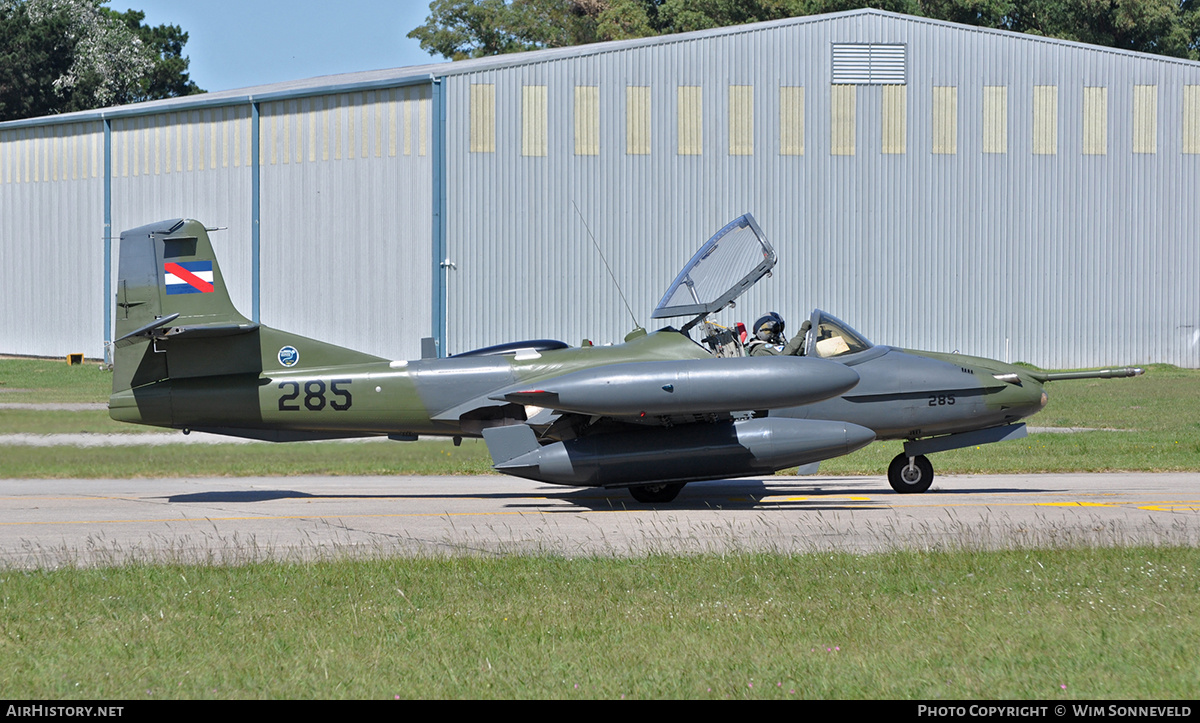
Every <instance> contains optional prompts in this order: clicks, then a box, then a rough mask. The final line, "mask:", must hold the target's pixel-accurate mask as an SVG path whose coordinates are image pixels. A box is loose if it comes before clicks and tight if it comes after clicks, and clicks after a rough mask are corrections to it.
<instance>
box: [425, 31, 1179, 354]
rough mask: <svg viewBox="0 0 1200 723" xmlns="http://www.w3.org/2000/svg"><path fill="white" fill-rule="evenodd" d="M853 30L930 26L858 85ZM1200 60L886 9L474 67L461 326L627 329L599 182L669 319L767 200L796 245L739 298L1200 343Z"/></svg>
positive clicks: (452, 318) (454, 158)
mask: <svg viewBox="0 0 1200 723" xmlns="http://www.w3.org/2000/svg"><path fill="white" fill-rule="evenodd" d="M834 43H864V44H866V43H873V44H874V43H882V44H893V45H894V44H902V45H904V46H905V47H906V49H907V70H908V75H907V83H906V84H905V85H902V86H901V85H858V86H844V85H843V86H834V85H832V84H831V80H832V67H831V64H832V52H831V48H832V47H833V44H834ZM1197 85H1200V66H1198V65H1197V64H1195V63H1185V62H1176V61H1171V60H1168V59H1161V58H1157V57H1153V56H1144V55H1143V56H1138V55H1134V54H1129V53H1118V52H1108V51H1105V50H1103V49H1098V48H1094V47H1086V46H1082V45H1077V44H1070V43H1062V42H1057V41H1045V40H1043V39H1038V38H1031V37H1028V36H1015V35H1012V34H1006V33H992V32H980V31H975V30H971V29H966V28H963V27H961V26H952V25H949V24H945V23H935V22H925V21H920V20H917V19H909V18H904V17H902V16H896V15H890V14H886V13H879V12H874V11H869V12H860V13H850V14H846V15H840V16H827V17H826V18H823V19H816V20H812V19H809V20H807V21H790V22H785V23H774V24H770V25H763V26H757V27H756V28H754V29H752V30H749V31H742V32H737V33H733V34H727V33H726V34H721V33H711V34H700V35H694V36H684V39H681V40H678V41H675V42H670V41H668V42H663V43H659V44H654V45H644V44H643V45H640V46H635V47H620V46H618V47H617V49H615V50H613V51H611V52H604V53H600V54H594V55H587V56H584V57H566V58H560V59H555V60H553V61H549V62H539V63H529V64H525V65H518V66H514V67H507V68H499V69H489V70H483V71H480V72H471V73H464V74H461V75H454V76H451V77H450V78H448V80H447V90H446V94H447V123H446V143H447V182H446V185H447V191H446V199H447V203H448V213H447V228H446V247H447V252H448V256H449V257H450V259H451V260H452V261H454V263H455V265H456V268H455V269H452V270H451V271H449V272H448V274H447V284H448V293H449V309H448V326H449V334H448V336H449V344H448V348H449V350H450V351H452V352H453V351H461V350H463V349H465V348H468V347H472V346H480V345H485V344H491V343H498V342H500V341H505V340H509V339H512V338H514V337H541V336H555V337H562V338H564V339H565V340H567V341H569V342H571V343H578V341H579V337H582V336H589V337H591V338H593V339H596V340H598V341H614V340H619V339H620V337H621V336H622V335H623V334H624V332H625V331H626V330H628V328H629V327H630V326H631V322H630V320H629V319H628V315H627V314H626V313H625V311H624V308H623V306H622V304H621V302H620V300H619V298H618V297H617V295H616V292H615V290H614V289H613V285H612V284H611V282H610V281H609V280H608V279H607V277H606V274H605V271H604V269H603V266H602V264H601V262H600V260H599V258H598V257H597V254H596V252H595V251H594V250H593V248H592V246H591V242H590V241H589V240H588V237H587V232H586V231H585V228H584V221H583V220H581V219H580V217H579V216H578V215H577V214H576V213H575V211H574V208H573V203H574V204H578V206H579V208H580V210H581V211H582V215H583V217H584V218H585V219H586V221H587V224H588V225H590V226H591V229H592V231H593V232H594V233H595V235H596V238H597V241H598V243H599V244H600V246H601V248H603V249H604V251H605V253H606V255H607V256H608V260H609V262H610V263H611V265H612V267H613V269H614V271H615V272H616V274H617V276H618V278H619V279H620V281H621V284H622V286H623V287H624V289H625V292H626V294H627V295H628V296H629V298H630V302H631V303H632V304H633V306H634V309H635V312H636V313H637V315H638V317H639V320H640V321H641V322H642V323H648V317H649V311H650V309H651V308H652V307H653V305H654V303H655V302H657V300H658V297H659V295H660V294H661V293H662V291H663V290H664V289H665V287H666V285H667V284H668V283H669V281H670V280H671V278H672V276H673V275H674V273H675V271H676V270H677V269H678V267H679V266H680V265H682V263H683V262H684V261H685V260H686V259H687V258H688V257H689V256H690V254H691V252H692V250H694V249H695V248H696V247H697V246H698V245H699V243H701V242H702V241H703V240H704V239H705V238H706V237H707V236H708V235H709V234H711V233H712V232H714V231H715V230H717V229H718V228H720V227H721V225H722V224H723V223H725V222H726V221H728V220H729V219H730V218H732V217H733V216H735V215H737V214H739V213H742V212H745V211H750V212H752V213H754V214H755V216H756V217H757V218H758V219H759V222H760V224H761V226H762V227H763V229H764V230H765V231H766V233H767V234H768V236H769V237H770V238H771V239H772V240H773V241H774V242H775V244H776V246H777V248H778V250H779V254H780V257H781V262H780V265H779V267H778V271H777V273H776V275H775V278H773V279H771V280H769V281H766V282H764V283H763V284H762V285H761V286H762V287H763V289H762V291H760V292H759V293H758V294H757V295H756V296H752V297H750V298H748V299H746V300H745V301H744V302H743V303H742V304H741V305H740V306H739V308H738V309H737V310H736V312H735V313H729V312H726V314H725V315H724V320H725V321H730V322H731V321H733V320H735V318H736V319H740V320H743V321H747V322H749V321H752V320H753V318H754V317H756V316H757V315H759V314H761V313H762V312H763V311H765V310H766V309H768V308H769V309H775V310H778V311H780V312H781V313H783V314H784V315H785V316H786V317H787V318H788V319H789V320H791V321H792V322H793V324H794V325H798V323H799V321H800V320H801V319H802V318H803V317H805V316H806V315H807V313H808V311H809V310H810V308H811V307H813V306H821V307H823V308H825V309H826V310H828V311H831V312H832V313H834V314H836V315H838V316H841V317H842V318H843V319H844V320H845V321H847V322H849V323H851V324H852V325H854V326H856V327H858V328H859V329H860V330H861V331H863V332H864V333H865V334H867V335H868V336H869V337H870V338H872V339H873V340H874V341H876V342H880V343H891V344H896V345H902V346H908V347H915V348H927V349H940V350H945V351H951V350H959V351H962V352H964V353H974V354H980V355H984V356H991V357H998V358H1006V359H1009V360H1013V361H1016V360H1024V361H1029V362H1033V363H1036V364H1040V365H1045V366H1052V367H1071V366H1083V365H1098V364H1104V363H1126V362H1129V363H1145V362H1153V361H1163V362H1170V363H1173V364H1179V365H1183V366H1190V367H1196V366H1200V343H1198V342H1200V290H1198V289H1200V286H1198V285H1196V284H1195V283H1194V282H1193V281H1192V280H1191V277H1192V276H1193V275H1195V272H1196V271H1197V270H1198V269H1200V249H1198V246H1197V244H1195V243H1192V242H1191V241H1190V233H1191V231H1192V229H1194V228H1196V227H1197V222H1198V221H1200V218H1198V217H1197V216H1198V214H1200V210H1198V209H1197V206H1196V205H1195V204H1191V203H1189V202H1188V201H1187V199H1186V198H1185V197H1184V193H1185V189H1188V188H1194V187H1196V185H1197V181H1200V156H1198V155H1196V152H1197V150H1198V148H1197V146H1198V145H1200V139H1197V138H1195V137H1193V136H1195V134H1196V127H1197V120H1196V119H1195V118H1194V117H1193V116H1194V114H1195V113H1197V112H1200V109H1198V108H1197V104H1196V96H1195V91H1196V89H1195V86H1197ZM1094 88H1103V89H1105V92H1104V93H1097V92H1096V91H1094V90H1088V89H1094ZM531 98H535V99H538V100H537V101H536V102H531V101H530V99H531ZM580 98H583V99H585V100H584V101H583V102H581V101H580ZM588 98H595V99H596V100H595V104H594V105H590V104H589V103H590V102H591V101H588V100H587V99H588ZM1086 98H1091V99H1092V100H1091V101H1088V103H1089V105H1088V108H1086V109H1085V99H1086ZM1100 98H1103V101H1100V100H1099V99H1100ZM1187 98H1191V99H1192V100H1191V101H1190V102H1191V103H1192V105H1189V106H1186V107H1187V108H1191V110H1190V111H1186V112H1185V99H1187ZM647 101H648V102H647ZM1101 103H1102V104H1101ZM1189 113H1190V114H1191V115H1189ZM581 114H585V115H586V114H595V115H596V116H597V117H596V118H594V119H592V118H588V117H582V118H581V117H580V115H581ZM751 115H752V121H748V117H749V116H751ZM590 128H596V129H597V130H596V133H598V142H596V143H593V142H591V141H587V142H583V143H581V142H580V140H579V139H580V137H581V129H583V130H584V131H587V130H588V129H590ZM1188 129H1191V130H1188ZM647 131H648V133H647ZM583 136H584V137H586V136H587V133H586V132H584V133H583ZM486 138H492V139H493V140H492V141H491V143H492V145H491V146H489V145H488V144H487V143H481V142H480V141H481V139H486ZM1085 139H1086V142H1087V144H1086V148H1085ZM1189 144H1190V145H1189ZM597 146H598V147H597ZM543 149H544V150H543ZM1085 150H1086V152H1085Z"/></svg>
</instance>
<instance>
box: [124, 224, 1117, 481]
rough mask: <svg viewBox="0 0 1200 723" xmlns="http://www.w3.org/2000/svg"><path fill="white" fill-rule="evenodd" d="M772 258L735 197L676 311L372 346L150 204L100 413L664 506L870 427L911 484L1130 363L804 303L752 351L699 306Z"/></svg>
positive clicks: (798, 462) (677, 295) (832, 449)
mask: <svg viewBox="0 0 1200 723" xmlns="http://www.w3.org/2000/svg"><path fill="white" fill-rule="evenodd" d="M775 261H776V255H775V251H774V249H773V248H772V246H771V244H770V243H769V242H768V241H767V239H766V236H765V235H764V234H763V232H762V230H761V229H760V228H759V226H758V224H757V223H756V222H755V220H754V218H753V217H752V216H751V215H749V214H746V215H743V216H740V217H738V218H737V219H734V220H733V221H732V222H730V223H729V224H727V225H726V226H725V227H724V228H722V229H721V230H719V231H718V232H717V233H716V234H715V235H714V236H713V237H712V238H710V239H709V240H708V241H707V242H706V243H705V244H704V245H703V246H702V247H701V248H700V250H699V251H697V252H696V254H695V255H694V256H693V257H692V259H691V261H690V262H689V263H688V264H687V266H686V267H685V268H684V269H683V271H682V272H681V273H680V274H679V276H678V277H677V278H676V279H675V281H674V282H673V283H672V285H671V286H670V288H669V289H668V290H667V293H666V294H665V295H664V297H663V299H662V301H661V302H660V303H659V305H658V307H657V308H656V309H655V311H654V314H653V316H654V318H659V319H670V318H677V317H687V318H688V320H687V321H686V322H685V323H683V324H682V325H681V326H680V327H679V328H678V329H676V328H673V327H666V328H664V329H660V330H658V331H654V332H650V333H647V332H646V331H645V330H644V329H641V328H636V329H634V331H632V332H631V333H630V334H628V335H627V336H626V337H625V340H624V343H622V344H617V345H613V346H581V347H574V348H570V347H568V346H567V345H566V344H564V343H562V342H558V341H550V340H536V341H524V342H516V343H511V344H504V345H500V346H495V347H488V348H485V349H478V350H475V351H469V352H466V353H462V354H457V355H454V356H451V357H448V358H444V359H439V358H423V359H417V360H390V359H384V358H381V357H377V356H373V355H370V354H364V353H361V352H357V351H353V350H350V349H345V348H342V347H338V346H334V345H332V344H327V343H324V342H320V341H316V340H313V339H308V338H305V337H303V336H299V335H296V334H291V333H288V332H284V331H279V330H277V329H272V328H270V327H268V326H265V325H261V324H258V323H255V322H253V321H250V320H249V319H246V318H245V317H244V316H242V315H241V314H240V313H238V311H237V310H236V309H235V308H234V307H233V305H232V303H231V302H230V300H229V295H228V293H227V291H226V288H225V283H224V279H223V277H222V275H221V269H220V266H219V265H218V263H217V259H216V257H215V255H214V253H213V249H212V246H211V244H210V242H209V238H208V233H207V231H206V229H205V228H204V226H203V224H201V223H199V222H198V221H195V220H182V219H179V220H171V221H163V222H161V223H156V224H151V225H148V226H142V227H140V228H136V229H133V230H130V231H126V232H124V233H122V234H121V242H120V262H119V272H118V273H119V284H118V290H117V308H118V314H117V316H118V318H117V323H116V330H117V339H116V340H115V341H114V342H113V345H114V347H115V349H114V370H113V371H114V373H113V393H112V397H111V398H110V400H109V414H110V416H112V418H113V419H116V420H119V421H124V422H133V423H138V424H149V425H156V426H162V427H170V428H175V429H182V430H183V431H184V432H189V431H191V430H196V431H203V432H213V433H218V434H226V435H232V436H237V437H246V438H251V439H261V440H270V441H279V442H285V441H298V440H317V439H340V438H348V437H362V436H384V435H386V436H387V437H389V438H391V439H394V440H401V441H407V440H415V439H416V438H417V436H418V435H442V436H449V437H453V438H455V442H456V443H457V442H459V441H461V438H462V437H482V438H483V439H484V440H485V442H486V444H487V447H488V451H489V453H490V454H491V456H492V461H493V464H494V467H495V469H496V470H497V471H499V472H503V473H505V474H510V475H515V476H518V477H526V478H529V479H533V480H539V481H543V482H551V483H555V484H563V485H575V486H599V487H626V488H628V489H629V491H630V492H631V493H632V494H633V496H634V498H635V499H637V500H638V501H641V502H647V503H665V502H669V501H671V500H673V499H674V498H675V496H676V495H677V494H678V493H679V491H680V490H681V489H682V488H683V486H684V485H685V484H686V483H688V482H693V481H697V480H706V479H723V478H731V477H745V476H754V475H770V474H772V473H773V472H775V471H777V470H781V469H786V468H789V467H796V466H804V465H809V466H811V465H812V464H814V463H818V462H820V461H821V460H824V459H829V458H832V457H837V456H839V455H844V454H848V453H850V452H853V451H854V450H856V449H859V448H861V447H863V446H865V445H867V444H869V443H871V442H872V441H875V440H876V439H905V440H907V441H906V443H905V446H904V452H903V453H902V454H900V455H898V456H897V457H896V458H895V460H893V462H892V464H891V466H890V468H889V470H888V480H889V482H890V483H891V486H892V487H893V488H894V489H895V490H896V491H897V492H900V493H911V492H924V491H925V490H927V489H928V488H929V486H930V484H931V483H932V481H933V467H932V465H931V464H930V462H929V460H928V459H927V457H926V456H925V455H927V454H931V453H933V452H939V451H944V450H949V449H956V448H960V447H967V446H973V445H979V444H985V443H990V442H998V441H1002V440H1007V439H1016V438H1019V437H1023V436H1025V434H1026V431H1025V425H1024V424H1022V423H1020V422H1019V420H1021V419H1023V418H1025V417H1028V416H1029V415H1031V414H1034V413H1036V412H1038V411H1039V410H1041V409H1042V407H1043V406H1045V404H1046V394H1045V392H1044V391H1043V385H1044V384H1045V383H1047V382H1050V381H1055V380H1058V379H1068V378H1108V377H1116V376H1133V375H1135V374H1140V373H1141V370H1140V369H1118V370H1105V371H1101V372H1077V373H1045V372H1038V371H1032V370H1029V369H1026V368H1023V367H1017V366H1012V365H1009V364H1004V363H1001V362H998V361H993V360H989V359H981V358H976V357H969V356H962V355H957V354H935V353H929V352H916V351H908V350H902V349H896V348H893V347H889V346H882V345H873V344H871V343H870V342H868V341H867V340H866V339H865V338H863V336H862V335H861V334H859V333H857V332H855V331H854V330H853V329H852V328H850V327H849V326H847V325H846V324H844V323H842V322H841V321H839V320H838V319H836V318H834V317H833V316H831V315H829V314H827V313H825V312H823V311H821V310H819V309H818V310H816V311H814V312H813V313H812V316H811V318H810V322H811V328H810V329H808V330H807V334H806V339H805V345H804V349H806V350H807V352H808V353H807V354H806V355H801V356H765V357H760V356H748V355H747V354H746V347H745V345H744V340H743V339H742V338H741V336H740V334H738V333H737V332H736V331H735V329H730V328H726V327H722V326H720V325H718V324H716V323H715V322H714V321H712V319H711V318H710V317H711V315H713V314H714V313H716V312H718V311H720V310H722V309H725V308H727V307H729V306H730V305H731V304H732V303H733V302H734V300H735V299H736V298H737V297H739V296H740V295H741V294H742V293H744V292H745V291H746V290H747V289H749V288H750V287H751V286H753V285H754V284H755V283H756V282H757V281H758V280H759V279H761V278H763V277H764V276H765V275H767V273H768V272H769V271H770V270H771V268H772V267H773V266H774V265H775ZM693 333H695V335H696V337H697V338H696V339H693V338H692V334H693Z"/></svg>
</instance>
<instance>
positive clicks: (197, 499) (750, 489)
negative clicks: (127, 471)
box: [166, 477, 1061, 512]
mask: <svg viewBox="0 0 1200 723" xmlns="http://www.w3.org/2000/svg"><path fill="white" fill-rule="evenodd" d="M402 488H403V485H398V486H397V490H396V492H394V493H387V494H313V493H311V492H301V491H299V490H288V489H278V490H261V489H255V490H214V491H212V492H193V493H189V494H181V495H171V496H169V497H167V498H166V500H167V502H168V503H181V504H188V503H210V504H211V503H226V504H244V503H254V502H270V501H273V500H288V499H346V500H370V499H378V500H405V499H410V500H431V499H446V498H450V499H490V500H500V501H504V500H508V501H509V505H508V506H509V507H510V508H513V507H524V508H528V509H530V510H535V509H542V510H543V511H548V510H544V508H545V506H546V505H545V502H544V501H543V500H544V499H549V500H559V501H562V502H567V503H570V504H572V505H575V506H577V507H583V508H587V509H590V510H614V509H616V510H621V509H623V510H629V511H635V510H650V509H658V510H672V509H674V510H704V509H715V508H721V509H751V508H753V509H805V510H814V511H817V510H862V509H872V508H878V507H880V506H888V507H890V506H891V505H892V504H893V503H895V502H897V501H901V500H910V501H911V500H914V499H925V498H930V497H935V498H936V497H939V496H942V495H947V494H961V493H963V492H966V491H968V490H956V489H954V488H952V487H951V488H948V489H939V488H938V487H937V486H935V487H934V488H933V489H931V490H929V491H928V492H925V493H924V494H922V495H904V496H901V495H897V494H896V493H895V492H893V491H892V490H891V488H890V487H888V485H887V483H886V482H884V481H882V480H879V479H874V478H866V479H864V478H853V477H815V478H811V479H805V480H803V481H790V480H789V481H784V482H776V481H774V480H772V481H771V482H770V483H769V484H768V483H766V482H764V481H763V480H761V479H739V480H713V481H707V482H692V483H691V484H689V485H687V486H686V487H684V488H683V491H682V492H680V493H679V496H678V497H676V498H675V499H674V500H673V501H671V502H666V503H661V504H647V503H643V502H638V501H637V500H635V499H633V497H632V496H631V495H630V494H629V492H628V490H625V489H623V488H612V489H604V488H599V487H559V486H550V485H547V486H546V487H543V488H541V489H539V490H538V491H537V492H536V493H535V494H534V495H531V494H530V492H529V491H528V490H518V489H514V490H513V491H512V492H485V493H480V492H468V491H463V492H459V493H455V492H437V493H426V492H422V493H414V494H406V493H405V492H404V491H403V489H402ZM1056 491H1061V490H1057V489H1055V490H1050V489H1043V488H1031V487H989V488H983V489H981V488H974V489H971V490H969V492H971V493H973V494H1015V493H1020V494H1031V493H1045V492H1056ZM856 496H870V497H871V499H870V500H840V499H839V500H834V499H824V500H823V499H822V498H835V497H856ZM776 497H779V498H788V497H796V498H805V499H778V500H772V499H770V498H776ZM764 500H767V501H766V502H764ZM560 511H562V512H571V511H573V510H570V509H564V510H560Z"/></svg>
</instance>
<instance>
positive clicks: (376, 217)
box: [260, 85, 433, 359]
mask: <svg viewBox="0 0 1200 723" xmlns="http://www.w3.org/2000/svg"><path fill="white" fill-rule="evenodd" d="M430 102H431V92H430V87H429V86H428V85H418V86H410V87H404V88H389V89H384V90H379V91H369V92H358V93H341V94H333V95H326V96H316V97H312V98H302V99H296V100H282V101H275V102H271V103H265V104H263V106H262V108H261V110H260V113H261V124H262V126H261V127H262V145H261V158H262V242H261V244H262V246H261V249H262V267H263V274H262V320H263V322H264V323H266V324H270V325H272V326H275V327H279V328H283V329H288V330H289V331H294V332H296V333H299V334H306V335H308V336H312V337H317V338H320V339H321V340H323V341H329V342H332V343H334V344H339V345H343V346H348V347H351V348H354V349H360V350H362V351H366V352H370V353H374V354H379V355H381V356H387V357H392V358H397V359H404V358H417V357H419V356H420V339H421V337H422V336H428V335H429V333H430V332H429V328H430V319H431V315H432V310H431V302H430V299H431V293H432V292H431V284H432V281H431V280H432V271H431V269H432V268H433V266H432V264H433V257H432V255H431V248H432V245H431V242H430V238H431V234H432V221H431V218H432V216H431V208H432V203H433V202H432V183H431V173H432V165H431V159H432V153H431V150H432V140H431V131H432V123H431V116H430Z"/></svg>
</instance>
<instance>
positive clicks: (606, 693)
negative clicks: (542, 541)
mask: <svg viewBox="0 0 1200 723" xmlns="http://www.w3.org/2000/svg"><path fill="white" fill-rule="evenodd" d="M1197 593H1200V551H1197V550H1196V549H1193V548H1106V549H1071V550H1039V551H1031V550H1013V551H1004V552H980V551H969V550H959V551H946V552H933V553H929V552H927V553H913V552H893V553H888V554H878V555H865V556H859V555H851V554H844V553H825V554H816V553H814V554H807V555H775V554H750V553H746V554H734V555H724V556H715V555H703V556H682V557H681V556H672V555H651V556H649V557H641V558H637V559H616V558H583V559H566V558H561V557H556V556H509V557H500V558H482V557H419V558H404V559H376V560H358V561H353V562H318V563H310V564H289V563H279V562H268V563H256V564H249V565H242V566H232V567H208V566H187V565H161V566H143V565H131V566H125V567H118V568H104V569H85V570H77V569H62V570H55V571H34V572H18V571H12V570H10V571H6V572H0V609H2V611H3V614H2V615H0V632H2V633H3V634H2V635H0V654H3V656H4V659H5V665H4V666H3V667H2V668H0V689H3V690H4V691H5V693H6V694H7V695H8V696H10V697H14V698H24V699H48V698H54V699H66V698H93V699H94V698H122V699H144V698H206V697H212V698H229V697H248V698H277V697H286V698H311V697H319V698H341V697H352V698H359V697H375V698H393V697H402V698H568V699H569V698H621V697H628V698H712V699H725V698H735V699H744V698H751V699H757V698H785V699H786V698H909V699H928V700H936V699H967V698H969V699H994V698H1019V699H1042V700H1047V699H1069V698H1081V699H1101V698H1151V699H1181V698H1182V699H1193V698H1195V697H1196V695H1197V693H1198V692H1200V683H1198V682H1197V681H1200V657H1198V656H1196V654H1195V651H1196V650H1197V649H1200V594H1197Z"/></svg>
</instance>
